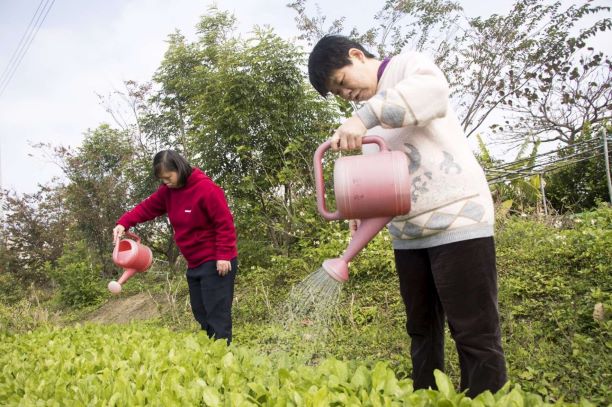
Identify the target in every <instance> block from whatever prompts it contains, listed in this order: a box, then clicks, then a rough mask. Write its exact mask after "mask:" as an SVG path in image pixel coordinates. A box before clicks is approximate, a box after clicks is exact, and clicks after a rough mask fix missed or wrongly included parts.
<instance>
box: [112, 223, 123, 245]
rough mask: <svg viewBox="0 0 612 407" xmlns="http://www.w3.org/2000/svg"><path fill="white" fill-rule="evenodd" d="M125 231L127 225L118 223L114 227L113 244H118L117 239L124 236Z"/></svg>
mask: <svg viewBox="0 0 612 407" xmlns="http://www.w3.org/2000/svg"><path fill="white" fill-rule="evenodd" d="M124 232H125V227H123V225H117V226H115V228H114V229H113V244H117V241H118V240H119V239H120V238H121V236H123V233H124Z"/></svg>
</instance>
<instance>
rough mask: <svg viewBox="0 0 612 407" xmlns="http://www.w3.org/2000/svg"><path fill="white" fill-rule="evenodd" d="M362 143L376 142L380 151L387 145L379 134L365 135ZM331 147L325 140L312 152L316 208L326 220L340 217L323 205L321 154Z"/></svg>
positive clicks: (323, 188)
mask: <svg viewBox="0 0 612 407" xmlns="http://www.w3.org/2000/svg"><path fill="white" fill-rule="evenodd" d="M361 143H362V144H372V143H375V144H378V147H379V148H380V150H381V151H383V150H387V145H386V144H385V141H384V140H383V139H382V137H379V136H366V137H364V138H363V139H362V140H361ZM330 147H331V142H330V141H329V140H327V141H326V142H324V143H323V144H321V145H320V146H319V147H318V148H317V150H316V151H315V154H314V159H313V164H314V165H313V167H314V176H315V187H316V191H317V208H318V210H319V213H320V214H321V216H323V218H324V219H326V220H338V219H341V215H340V212H338V211H337V210H336V211H335V212H330V211H328V210H327V207H326V205H325V182H324V180H323V154H324V153H325V152H326V151H327V150H328V149H329V148H330Z"/></svg>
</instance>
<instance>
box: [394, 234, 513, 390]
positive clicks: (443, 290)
mask: <svg viewBox="0 0 612 407" xmlns="http://www.w3.org/2000/svg"><path fill="white" fill-rule="evenodd" d="M395 263H396V268H397V272H398V275H399V281H400V291H401V294H402V298H403V300H404V304H405V306H406V315H407V323H406V330H407V331H408V335H410V338H411V350H410V351H411V356H412V365H413V373H412V378H413V381H414V387H415V389H420V388H428V387H431V388H433V389H435V388H436V385H435V381H434V376H433V371H434V369H439V370H442V371H443V370H444V319H445V316H446V318H447V320H448V325H449V328H450V332H451V334H452V336H453V339H454V340H455V343H456V345H457V352H458V354H459V364H460V367H461V385H460V386H461V387H460V388H461V390H462V391H463V390H466V389H468V392H467V395H468V396H470V397H474V396H476V395H478V394H480V393H482V392H483V391H485V390H490V391H492V392H496V391H497V390H499V389H500V388H501V387H502V386H503V385H504V383H505V382H506V364H505V359H504V353H503V351H502V347H501V331H500V326H499V312H498V305H497V271H496V267H495V245H494V242H493V238H492V237H490V238H480V239H472V240H466V241H461V242H456V243H450V244H446V245H442V246H438V247H431V248H427V249H419V250H395Z"/></svg>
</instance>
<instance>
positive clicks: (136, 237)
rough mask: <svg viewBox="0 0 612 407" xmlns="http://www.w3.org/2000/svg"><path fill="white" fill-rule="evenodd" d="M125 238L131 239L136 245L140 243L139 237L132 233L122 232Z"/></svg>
mask: <svg viewBox="0 0 612 407" xmlns="http://www.w3.org/2000/svg"><path fill="white" fill-rule="evenodd" d="M123 234H124V235H125V236H127V237H131V238H132V239H134V240H135V241H136V243H140V237H139V236H138V235H136V234H134V233H132V232H127V231H126V232H124V233H123Z"/></svg>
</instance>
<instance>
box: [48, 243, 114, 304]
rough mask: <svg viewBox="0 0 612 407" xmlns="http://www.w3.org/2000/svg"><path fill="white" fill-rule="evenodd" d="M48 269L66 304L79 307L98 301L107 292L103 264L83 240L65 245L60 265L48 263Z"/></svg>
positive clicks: (62, 301) (58, 263)
mask: <svg viewBox="0 0 612 407" xmlns="http://www.w3.org/2000/svg"><path fill="white" fill-rule="evenodd" d="M47 269H48V272H49V273H50V274H51V275H52V276H53V279H54V280H55V281H56V283H57V285H58V293H59V300H60V302H61V303H62V304H63V305H66V306H70V307H75V308H79V307H83V306H86V305H91V304H95V303H96V302H98V301H99V300H100V299H101V296H102V293H104V291H103V290H104V288H103V285H102V284H101V279H100V274H101V271H102V266H101V265H100V264H98V263H96V262H95V261H94V259H93V258H92V256H91V255H90V253H89V250H88V249H87V247H86V245H85V241H83V240H79V241H76V242H74V243H69V244H68V245H67V246H65V247H64V253H63V254H62V256H61V257H60V258H59V259H58V261H57V266H55V267H52V266H51V265H47Z"/></svg>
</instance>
